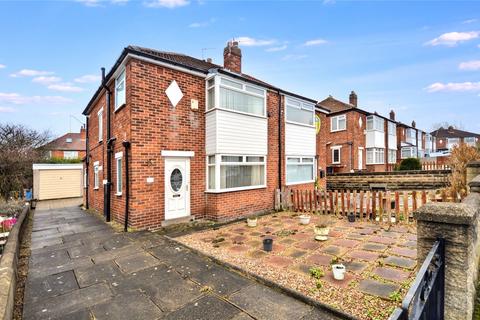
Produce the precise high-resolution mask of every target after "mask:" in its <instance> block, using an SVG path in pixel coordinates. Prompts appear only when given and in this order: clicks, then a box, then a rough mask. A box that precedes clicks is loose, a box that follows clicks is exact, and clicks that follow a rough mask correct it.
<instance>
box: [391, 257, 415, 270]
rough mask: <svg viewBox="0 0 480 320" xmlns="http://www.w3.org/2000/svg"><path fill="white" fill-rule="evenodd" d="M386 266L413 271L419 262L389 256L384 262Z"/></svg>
mask: <svg viewBox="0 0 480 320" xmlns="http://www.w3.org/2000/svg"><path fill="white" fill-rule="evenodd" d="M384 262H385V264H387V265H391V266H394V267H400V268H405V269H413V268H415V266H416V264H417V262H416V261H415V260H412V259H408V258H402V257H397V256H389V257H386V258H385V260H384Z"/></svg>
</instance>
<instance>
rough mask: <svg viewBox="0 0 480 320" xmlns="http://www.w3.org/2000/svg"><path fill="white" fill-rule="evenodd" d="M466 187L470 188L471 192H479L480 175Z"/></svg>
mask: <svg viewBox="0 0 480 320" xmlns="http://www.w3.org/2000/svg"><path fill="white" fill-rule="evenodd" d="M468 186H469V187H470V191H471V192H475V193H478V192H480V175H478V176H476V177H475V178H473V180H472V181H470V182H469V183H468Z"/></svg>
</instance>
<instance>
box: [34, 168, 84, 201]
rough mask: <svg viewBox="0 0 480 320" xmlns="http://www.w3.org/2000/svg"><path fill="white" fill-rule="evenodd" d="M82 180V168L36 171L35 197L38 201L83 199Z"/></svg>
mask: <svg viewBox="0 0 480 320" xmlns="http://www.w3.org/2000/svg"><path fill="white" fill-rule="evenodd" d="M35 171H36V172H35ZM82 178H83V175H82V168H81V167H80V168H79V169H77V168H71V167H69V168H68V169H67V168H59V167H58V166H56V168H48V169H46V168H42V169H38V170H35V169H34V180H36V181H34V196H35V197H36V198H37V199H38V200H46V199H62V198H74V197H81V196H82ZM35 189H37V190H35Z"/></svg>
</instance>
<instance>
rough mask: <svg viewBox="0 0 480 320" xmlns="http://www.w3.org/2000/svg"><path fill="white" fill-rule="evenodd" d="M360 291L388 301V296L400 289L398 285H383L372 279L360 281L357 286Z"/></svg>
mask: <svg viewBox="0 0 480 320" xmlns="http://www.w3.org/2000/svg"><path fill="white" fill-rule="evenodd" d="M359 289H360V291H363V292H365V293H368V294H371V295H374V296H377V297H381V298H384V299H390V295H391V294H392V293H394V292H395V291H398V290H399V289H400V286H399V285H395V284H389V283H383V282H379V281H376V280H372V279H365V280H361V281H360V284H359Z"/></svg>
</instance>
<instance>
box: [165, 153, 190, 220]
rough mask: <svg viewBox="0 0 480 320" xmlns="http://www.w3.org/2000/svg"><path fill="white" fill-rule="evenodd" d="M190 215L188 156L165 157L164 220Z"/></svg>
mask: <svg viewBox="0 0 480 320" xmlns="http://www.w3.org/2000/svg"><path fill="white" fill-rule="evenodd" d="M189 215H190V158H166V159H165V220H169V219H175V218H181V217H186V216H189Z"/></svg>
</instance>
